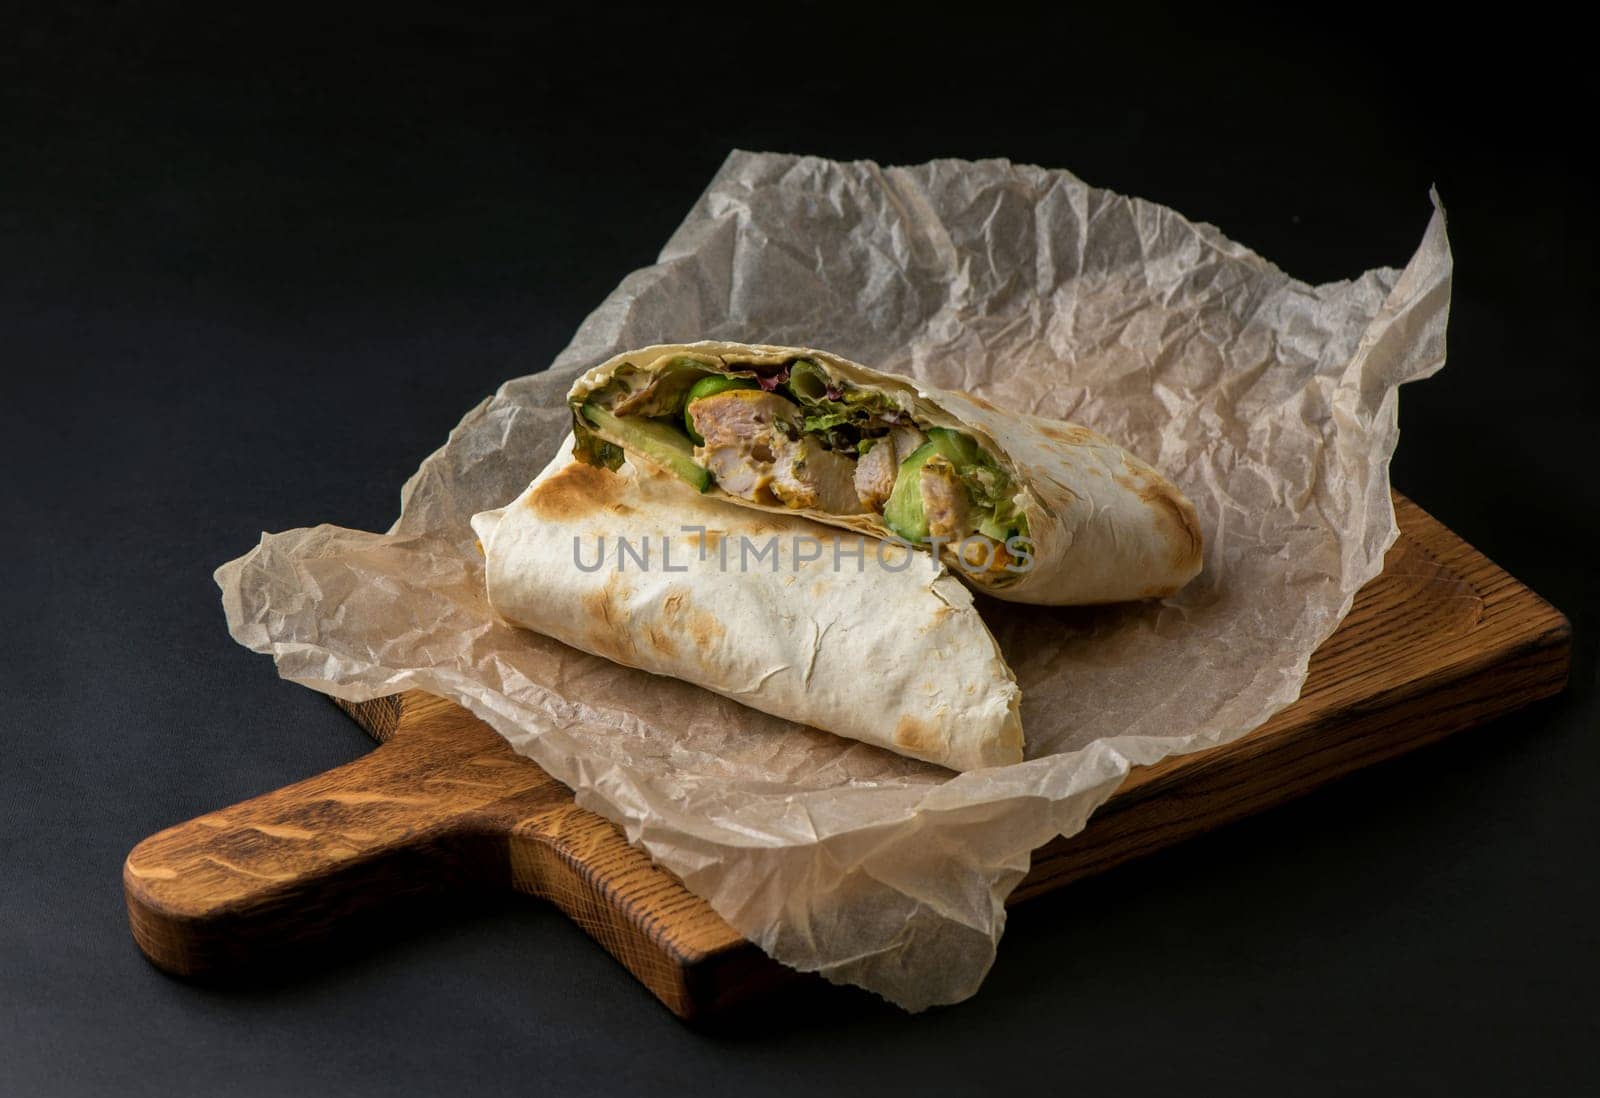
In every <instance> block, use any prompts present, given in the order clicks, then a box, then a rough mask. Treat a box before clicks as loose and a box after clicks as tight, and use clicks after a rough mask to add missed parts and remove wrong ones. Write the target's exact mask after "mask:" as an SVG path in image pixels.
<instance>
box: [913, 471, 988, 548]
mask: <svg viewBox="0 0 1600 1098" xmlns="http://www.w3.org/2000/svg"><path fill="white" fill-rule="evenodd" d="M921 488H922V513H923V514H924V515H925V516H927V519H928V536H929V537H935V538H947V539H952V540H954V539H959V538H963V537H965V536H966V535H967V534H969V533H971V532H972V530H973V529H974V528H975V527H976V526H977V523H976V522H974V521H972V497H971V496H970V495H969V494H968V493H967V488H966V485H964V484H962V483H961V478H960V477H959V476H957V475H956V467H955V466H954V465H951V464H950V462H949V461H948V460H946V459H945V458H944V457H942V456H937V455H936V456H934V457H931V458H929V459H928V461H927V463H926V464H925V465H923V467H922V482H921Z"/></svg>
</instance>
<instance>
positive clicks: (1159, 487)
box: [568, 342, 1203, 605]
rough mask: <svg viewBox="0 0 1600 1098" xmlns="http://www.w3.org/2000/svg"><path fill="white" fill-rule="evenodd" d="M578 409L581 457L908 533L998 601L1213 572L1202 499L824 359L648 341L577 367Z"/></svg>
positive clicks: (1141, 471) (945, 395)
mask: <svg viewBox="0 0 1600 1098" xmlns="http://www.w3.org/2000/svg"><path fill="white" fill-rule="evenodd" d="M568 402H569V404H570V405H571V407H572V413H573V432H574V435H575V437H576V445H575V447H574V454H575V456H576V457H578V458H579V459H580V460H581V461H583V462H585V463H588V464H590V465H592V466H594V467H596V468H601V469H615V468H617V466H618V465H619V464H620V463H621V461H622V459H623V455H624V454H626V455H627V456H628V457H629V458H630V459H637V461H638V462H639V463H640V464H645V465H651V466H654V467H655V468H657V469H660V470H663V471H666V472H669V473H671V474H672V475H673V478H674V480H675V483H676V487H677V489H678V493H679V497H680V498H681V499H683V500H688V499H693V498H700V497H710V498H713V499H718V500H724V501H727V502H731V503H735V504H738V505H739V506H741V507H746V508H753V509H756V510H761V511H766V512H774V513H782V512H791V513H792V512H798V513H800V514H804V515H807V516H809V517H810V518H813V519H816V520H818V521H821V522H826V523H829V524H831V525H834V526H841V527H844V528H846V529H850V530H855V531H858V532H861V533H864V534H869V535H871V536H873V537H878V538H891V537H897V538H900V539H904V540H905V541H908V542H911V543H913V544H915V545H917V546H918V547H920V548H928V549H932V550H933V551H935V552H937V553H938V554H939V555H940V557H941V559H943V560H944V561H945V562H946V563H947V564H948V565H950V567H951V570H952V571H954V572H956V573H957V574H959V575H961V576H962V577H963V578H965V579H966V580H968V581H969V582H970V583H972V584H973V585H974V586H975V587H977V588H979V589H980V590H983V591H985V592H987V593H989V594H991V595H994V596H995V597H996V598H1001V599H1008V600H1011V601H1014V602H1030V603H1044V604H1049V605H1070V604H1082V603H1102V602H1119V601H1123V600H1126V599H1144V598H1157V597H1164V596H1166V595H1170V594H1172V593H1174V592H1176V591H1177V590H1178V589H1179V588H1181V587H1182V586H1183V585H1184V584H1186V583H1187V582H1188V581H1189V580H1191V579H1193V578H1194V576H1195V575H1196V574H1198V573H1199V571H1200V567H1201V564H1202V559H1203V553H1202V550H1203V543H1202V538H1201V534H1200V525H1199V521H1198V519H1197V517H1196V514H1195V509H1194V505H1193V504H1191V503H1190V502H1189V501H1188V499H1186V498H1185V497H1184V496H1183V494H1182V493H1181V492H1179V491H1178V489H1177V488H1175V487H1174V486H1173V485H1172V484H1171V483H1170V482H1169V481H1168V480H1167V479H1166V478H1165V477H1163V476H1162V475H1161V474H1160V473H1158V472H1157V471H1156V470H1155V469H1153V468H1151V467H1150V466H1149V465H1147V464H1145V463H1144V462H1143V461H1140V460H1139V459H1138V458H1136V457H1134V456H1133V455H1132V454H1129V453H1128V452H1126V451H1125V450H1122V449H1121V448H1120V447H1118V446H1116V445H1115V444H1114V443H1112V442H1110V441H1109V440H1107V439H1105V438H1103V437H1102V436H1100V435H1098V434H1095V433H1094V432H1093V431H1090V430H1088V429H1087V428H1084V427H1079V426H1076V425H1074V424H1070V423H1064V422H1061V421H1058V420H1047V419H1042V418H1039V417H1037V416H1028V415H1021V414H1018V413H1014V412H1007V411H1003V410H1001V409H1000V408H997V407H995V406H994V405H992V404H990V403H988V402H987V401H985V400H983V399H981V398H979V397H976V396H973V395H971V394H968V393H961V392H956V391H953V390H943V389H933V388H925V387H922V386H920V385H917V384H915V383H913V382H912V381H911V380H909V379H907V378H903V377H897V376H895V375H893V374H885V373H880V372H878V371H876V370H871V369H868V368H867V367H865V366H861V365H858V364H857V363H854V362H850V361H848V360H846V359H842V358H839V357H838V356H837V355H832V354H829V353H827V352H826V351H817V350H812V349H809V348H804V347H774V346H765V345H759V344H742V343H714V342H700V343H686V344H663V345H658V346H653V347H645V348H642V349H641V350H637V351H630V352H628V353H626V354H621V355H617V356H616V357H615V358H612V359H611V360H609V361H607V362H605V363H602V364H601V365H599V366H596V367H595V368H594V369H592V370H590V371H589V372H588V373H586V374H584V375H583V376H582V377H580V378H579V379H578V380H577V381H576V382H575V383H574V384H573V386H572V389H571V391H570V392H569V393H568Z"/></svg>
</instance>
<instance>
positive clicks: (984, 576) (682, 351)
mask: <svg viewBox="0 0 1600 1098" xmlns="http://www.w3.org/2000/svg"><path fill="white" fill-rule="evenodd" d="M683 355H693V356H706V357H707V359H708V360H710V361H722V362H724V363H728V364H735V363H737V364H741V365H743V364H755V365H765V366H778V365H781V364H783V363H786V362H790V361H793V360H795V359H800V358H805V359H809V360H811V361H812V362H815V363H817V364H819V365H821V366H822V367H823V368H824V369H826V370H827V371H828V372H829V373H830V374H832V375H833V376H834V377H837V378H841V379H843V380H844V381H846V382H848V383H850V384H851V385H854V386H857V387H860V388H864V389H868V390H875V391H878V392H881V393H885V394H888V395H890V396H891V397H892V398H893V399H895V400H896V401H897V402H898V403H899V405H900V406H901V407H902V408H903V409H905V410H906V411H908V412H910V413H911V414H913V415H914V416H915V417H916V419H917V420H918V421H920V422H922V423H924V424H927V425H933V426H944V427H950V428H954V429H957V430H960V431H963V432H967V433H969V434H971V435H973V436H975V437H976V438H977V439H978V441H979V442H980V444H981V445H983V446H984V447H985V448H986V449H988V450H989V452H990V453H991V454H993V455H994V456H995V458H996V459H997V460H998V461H999V463H1000V464H1001V466H1002V467H1004V468H1005V469H1006V470H1007V471H1008V472H1009V473H1010V474H1011V475H1012V478H1013V480H1014V481H1015V482H1016V484H1017V485H1018V486H1019V493H1018V496H1017V497H1016V498H1017V500H1018V505H1019V510H1020V512H1021V513H1022V514H1023V515H1024V516H1026V519H1027V523H1028V531H1029V534H1028V536H1029V538H1030V539H1031V542H1032V560H1031V566H1030V567H1029V568H1028V569H1027V570H1026V571H1021V572H1014V571H1005V570H994V571H987V572H974V571H970V570H968V569H967V568H964V567H960V560H959V558H958V557H957V556H956V555H955V553H953V552H952V551H950V550H949V549H946V550H944V558H945V560H946V562H947V563H948V564H950V565H951V569H952V571H953V572H955V573H956V574H958V575H961V576H962V578H964V579H966V580H968V581H969V582H971V583H972V584H973V585H974V586H976V587H977V588H979V589H980V590H983V591H984V592H986V593H988V594H990V595H993V596H994V597H996V598H1000V599H1006V600H1008V601H1013V602H1026V603H1040V604H1045V605H1078V604H1090V603H1106V602H1120V601H1124V600H1129V599H1146V598H1161V597H1165V596H1167V595H1171V594H1173V593H1175V592H1176V591H1177V590H1179V589H1180V588H1181V587H1183V585H1184V584H1186V583H1188V582H1189V580H1191V579H1193V578H1194V577H1195V576H1196V575H1197V574H1198V573H1199V572H1200V569H1201V566H1202V564H1203V562H1204V540H1203V537H1202V535H1201V531H1200V523H1199V520H1198V517H1197V516H1196V513H1195V508H1194V505H1193V504H1192V503H1190V502H1189V500H1188V499H1187V498H1185V497H1184V495H1183V493H1182V492H1180V491H1179V490H1178V489H1177V488H1176V487H1175V486H1174V485H1173V484H1172V483H1171V482H1170V481H1168V480H1167V479H1166V478H1165V477H1164V476H1162V475H1161V474H1160V473H1159V472H1157V471H1156V470H1155V469H1154V468H1152V467H1151V466H1150V465H1148V464H1146V463H1145V462H1143V461H1141V460H1140V459H1139V458H1137V457H1135V456H1134V455H1132V454H1130V453H1128V452H1127V451H1125V450H1123V449H1122V448H1120V447H1118V446H1117V445H1116V444H1115V443H1113V442H1111V441H1110V440H1108V439H1106V438H1104V437H1103V436H1101V435H1098V434H1096V433H1095V432H1093V431H1091V430H1089V429H1088V428H1085V427H1080V426H1077V425H1075V424H1071V423H1065V422H1062V421H1059V420H1048V419H1043V418H1040V417H1038V416H1030V415H1023V414H1019V413H1015V412H1009V411H1005V410H1003V409H1000V408H997V407H995V406H994V405H992V404H990V403H989V402H988V401H985V400H983V399H982V398H980V397H977V396H974V395H971V394H969V393H962V392H958V391H955V390H946V389H936V388H932V387H926V386H922V385H920V384H917V383H915V382H914V381H912V380H911V379H908V378H904V377H899V376H896V375H893V374H885V373H881V372H879V371H877V370H872V369H870V368H868V367H866V366H862V365H860V364H858V363H854V362H851V361H849V360H848V359H843V358H840V357H839V356H837V355H834V354H831V353H829V352H827V351H820V350H815V349H812V348H805V347H780V346H772V345H766V344H743V343H724V342H712V341H702V342H698V343H682V344H658V345H655V346H651V347H644V348H641V349H639V350H636V351H629V352H625V353H623V354H619V355H617V356H615V357H613V358H611V359H609V360H608V361H606V362H604V363H601V364H600V365H599V366H596V367H595V368H594V369H592V370H590V371H588V372H587V373H585V374H584V375H583V376H582V377H580V378H578V380H577V381H576V382H575V383H574V384H573V386H572V389H571V391H570V392H569V394H568V400H569V402H570V403H572V404H573V405H574V407H575V408H576V406H577V404H579V403H580V402H582V401H583V400H584V399H585V398H586V397H588V396H589V395H590V394H593V393H595V392H597V391H598V390H600V389H602V387H604V386H605V385H606V384H607V383H608V382H610V381H611V380H612V379H613V377H614V376H616V375H617V374H618V371H619V370H623V369H626V370H629V371H639V372H643V373H646V374H648V373H651V372H652V371H655V370H659V369H660V368H662V367H663V366H665V365H666V364H667V363H669V362H671V361H672V360H673V359H675V358H678V357H680V356H683ZM579 423H580V425H581V426H582V427H583V428H584V429H587V430H589V431H591V432H593V433H594V434H596V435H600V436H601V437H604V432H602V431H596V430H595V429H594V428H593V427H592V426H591V425H589V424H583V423H582V421H581V420H580V421H579ZM607 441H610V442H612V443H616V444H618V445H621V444H622V441H621V440H620V439H616V438H609V439H607ZM629 459H630V461H633V462H634V463H635V464H649V457H648V455H637V454H634V453H633V452H631V451H630V452H629ZM671 487H673V488H674V489H675V490H676V492H677V493H678V495H679V496H680V498H682V499H685V500H687V499H693V498H696V496H697V493H696V492H695V490H694V488H692V487H691V486H689V485H687V484H684V483H682V482H677V483H675V484H674V485H672V486H671ZM705 495H706V496H709V497H711V498H715V499H719V500H722V501H726V502H729V503H732V504H734V505H736V506H739V507H743V508H749V509H755V510H762V511H767V512H776V513H785V512H787V513H793V512H790V511H788V509H786V508H784V507H782V506H772V505H768V504H762V503H759V502H752V501H749V500H745V499H741V498H738V497H736V496H731V495H729V494H728V493H726V492H724V491H722V490H721V489H719V488H717V487H715V486H714V485H713V486H712V487H711V488H710V489H708V490H707V492H706V493H705ZM799 513H802V514H805V515H807V516H808V517H810V518H813V519H815V520H817V521H819V522H824V523H828V524H830V525H833V526H839V527H844V528H846V529H851V530H856V531H859V532H861V533H864V534H868V535H871V536H873V537H878V538H886V537H892V536H893V535H892V532H891V531H890V530H889V528H888V527H887V526H886V525H885V523H884V521H883V519H882V518H881V517H879V516H878V515H876V514H861V515H840V514H828V513H825V512H820V511H817V510H805V509H803V510H801V511H800V512H799Z"/></svg>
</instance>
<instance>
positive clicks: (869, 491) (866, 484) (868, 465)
mask: <svg viewBox="0 0 1600 1098" xmlns="http://www.w3.org/2000/svg"><path fill="white" fill-rule="evenodd" d="M927 441H928V436H927V435H925V434H923V433H922V432H921V431H919V430H917V429H916V428H915V427H896V428H895V429H894V430H893V431H891V432H890V433H889V435H888V437H887V438H882V439H879V440H878V444H877V445H876V446H874V447H873V448H872V449H870V450H868V451H867V452H866V454H864V455H863V456H862V458H861V460H860V461H858V462H856V477H855V488H856V495H857V496H858V497H859V498H860V500H861V506H863V507H865V508H866V509H867V510H869V511H877V512H879V513H880V514H881V513H882V511H883V505H884V504H886V503H888V502H889V494H890V493H891V492H893V491H894V480H895V477H896V476H897V475H898V474H899V472H900V463H901V462H902V461H904V460H905V459H906V458H908V457H910V456H911V452H912V451H913V450H915V449H917V448H918V447H919V446H921V445H922V444H923V443H924V442H927Z"/></svg>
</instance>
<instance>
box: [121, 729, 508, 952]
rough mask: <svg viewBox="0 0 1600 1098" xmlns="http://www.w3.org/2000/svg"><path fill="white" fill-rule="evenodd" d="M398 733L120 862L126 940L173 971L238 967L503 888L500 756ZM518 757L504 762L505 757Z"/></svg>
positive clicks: (193, 823) (473, 745)
mask: <svg viewBox="0 0 1600 1098" xmlns="http://www.w3.org/2000/svg"><path fill="white" fill-rule="evenodd" d="M500 748H501V749H500V750H493V751H491V752H489V757H484V758H477V757H475V756H474V752H475V751H481V749H482V744H481V743H480V742H479V740H478V739H476V738H472V737H468V738H466V739H465V740H462V741H458V742H450V741H444V742H441V741H438V740H436V739H428V738H424V737H408V736H396V737H394V738H392V739H390V740H389V741H388V742H386V743H384V744H382V745H381V746H379V747H378V748H376V749H375V750H373V751H372V752H371V753H369V754H367V755H365V756H363V757H361V758H359V759H357V760H355V761H354V762H351V763H348V764H346V765H344V766H341V767H338V768H336V769H334V770H330V771H328V772H326V773H324V774H320V775H318V776H317V777H314V778H310V779H308V780H306V781H303V782H299V783H297V784H295V785H291V786H287V787H285V788H283V789H279V790H277V791H276V792H273V793H268V794H266V795H265V796H261V797H256V798H254V799H253V800H249V801H245V802H243V803H242V804H238V805H235V806H233V807H232V808H226V809H223V810H221V811H219V812H213V813H209V814H207V815H204V816H200V817H198V818H196V819H193V820H190V821H189V822H188V823H184V824H179V825H178V826H176V827H172V828H168V829H167V830H165V831H162V832H160V833H158V834H156V835H152V836H151V837H150V838H148V839H146V840H144V841H143V842H141V843H140V844H139V845H138V846H136V847H134V849H133V850H132V852H130V853H129V855H128V858H127V861H126V863H125V864H124V866H123V885H124V892H125V895H126V897H127V903H128V916H129V921H130V923H131V925H132V929H133V935H134V938H135V939H136V941H137V942H138V944H139V947H140V949H142V950H143V951H144V953H145V954H146V956H148V957H149V958H150V959H151V960H152V961H153V962H154V963H155V964H156V965H158V966H160V967H161V968H163V969H166V970H168V971H170V972H173V973H177V974H179V975H185V976H188V975H198V974H201V973H217V972H226V971H229V970H238V969H243V968H246V967H251V966H254V965H258V964H260V962H261V961H262V960H263V959H264V958H271V957H273V956H279V955H282V954H284V953H285V948H284V947H288V946H293V945H298V944H300V943H304V942H306V941H308V940H310V939H315V938H320V937H322V936H323V935H324V934H326V933H327V932H328V931H329V930H331V929H332V928H333V927H334V926H335V925H336V924H338V923H341V922H343V921H345V920H347V919H349V918H350V916H352V915H355V914H358V913H359V912H361V911H362V910H364V909H367V908H371V907H375V906H378V905H381V904H385V903H392V902H393V901H395V900H397V899H402V898H407V897H415V896H419V895H423V894H428V893H442V892H450V893H460V892H461V891H462V890H463V889H462V886H463V885H487V886H490V887H493V886H496V885H499V886H502V887H503V886H504V885H505V884H506V877H507V874H508V873H509V869H508V859H507V857H506V855H505V844H506V838H505V829H504V824H503V816H504V813H503V812H497V811H495V809H496V807H497V806H498V805H499V802H501V801H503V800H504V799H505V790H504V788H503V787H502V786H499V785H496V784H495V783H494V782H492V781H490V780H488V779H489V777H490V776H491V775H492V771H487V770H485V769H484V768H485V767H489V766H503V765H505V762H506V753H505V752H504V750H503V744H502V745H500ZM513 761H514V760H513Z"/></svg>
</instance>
